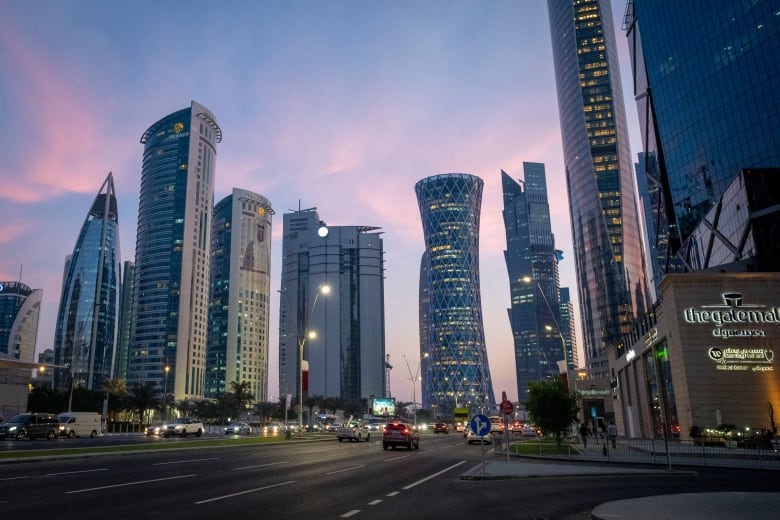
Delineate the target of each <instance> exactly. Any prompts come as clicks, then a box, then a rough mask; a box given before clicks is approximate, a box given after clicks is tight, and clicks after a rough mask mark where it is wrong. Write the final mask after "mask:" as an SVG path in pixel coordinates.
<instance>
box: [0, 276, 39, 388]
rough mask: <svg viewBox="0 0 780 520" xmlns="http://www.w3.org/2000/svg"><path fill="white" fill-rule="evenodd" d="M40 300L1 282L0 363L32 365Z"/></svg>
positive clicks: (33, 291) (15, 285)
mask: <svg viewBox="0 0 780 520" xmlns="http://www.w3.org/2000/svg"><path fill="white" fill-rule="evenodd" d="M42 296H43V291H42V290H41V289H31V288H30V287H29V286H27V285H25V284H23V283H21V282H0V360H11V361H21V362H25V363H33V362H34V357H35V342H36V339H37V336H38V316H39V314H40V310H41V298H42ZM28 376H29V374H28ZM25 391H26V388H25Z"/></svg>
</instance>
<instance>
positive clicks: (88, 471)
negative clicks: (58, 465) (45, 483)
mask: <svg viewBox="0 0 780 520" xmlns="http://www.w3.org/2000/svg"><path fill="white" fill-rule="evenodd" d="M93 471H108V468H100V469H84V470H81V471H62V472H60V473H47V474H46V476H47V477H56V476H58V475H74V474H76V473H91V472H93Z"/></svg>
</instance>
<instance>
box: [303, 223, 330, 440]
mask: <svg viewBox="0 0 780 520" xmlns="http://www.w3.org/2000/svg"><path fill="white" fill-rule="evenodd" d="M323 227H324V226H323ZM320 229H323V228H320ZM324 229H326V230H327V228H324ZM326 235H327V232H326ZM320 236H323V235H320ZM320 294H323V295H326V296H327V295H328V294H330V285H327V284H323V285H320V286H319V287H317V294H315V295H314V301H313V302H312V304H311V309H310V310H309V315H308V316H307V319H306V321H305V322H304V323H303V327H302V334H298V335H297V338H298V405H299V413H298V430H299V431H302V430H303V361H304V360H303V347H304V346H305V345H306V337H307V336H308V337H309V338H312V339H314V338H315V337H317V333H316V332H314V331H308V332H307V329H308V328H309V322H310V321H311V318H312V316H313V315H314V309H315V307H317V301H318V300H319V297H320Z"/></svg>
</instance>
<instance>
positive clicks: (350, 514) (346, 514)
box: [341, 509, 360, 518]
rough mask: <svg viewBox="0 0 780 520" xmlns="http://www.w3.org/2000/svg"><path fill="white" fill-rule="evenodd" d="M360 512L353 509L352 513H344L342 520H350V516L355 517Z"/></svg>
mask: <svg viewBox="0 0 780 520" xmlns="http://www.w3.org/2000/svg"><path fill="white" fill-rule="evenodd" d="M359 512H360V509H353V510H352V511H349V512H347V513H344V514H343V515H341V518H349V517H350V516H355V515H356V514H358V513H359Z"/></svg>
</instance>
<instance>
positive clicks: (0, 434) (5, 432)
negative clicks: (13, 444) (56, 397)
mask: <svg viewBox="0 0 780 520" xmlns="http://www.w3.org/2000/svg"><path fill="white" fill-rule="evenodd" d="M59 427H60V421H59V419H58V418H57V416H56V415H54V414H52V413H20V414H18V415H14V416H13V417H11V418H10V419H8V421H6V422H4V423H3V424H2V425H0V439H5V438H11V439H17V440H22V439H25V438H27V439H30V440H32V439H35V438H37V437H46V438H47V439H49V440H50V441H53V440H54V439H56V438H57V432H58V430H59Z"/></svg>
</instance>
